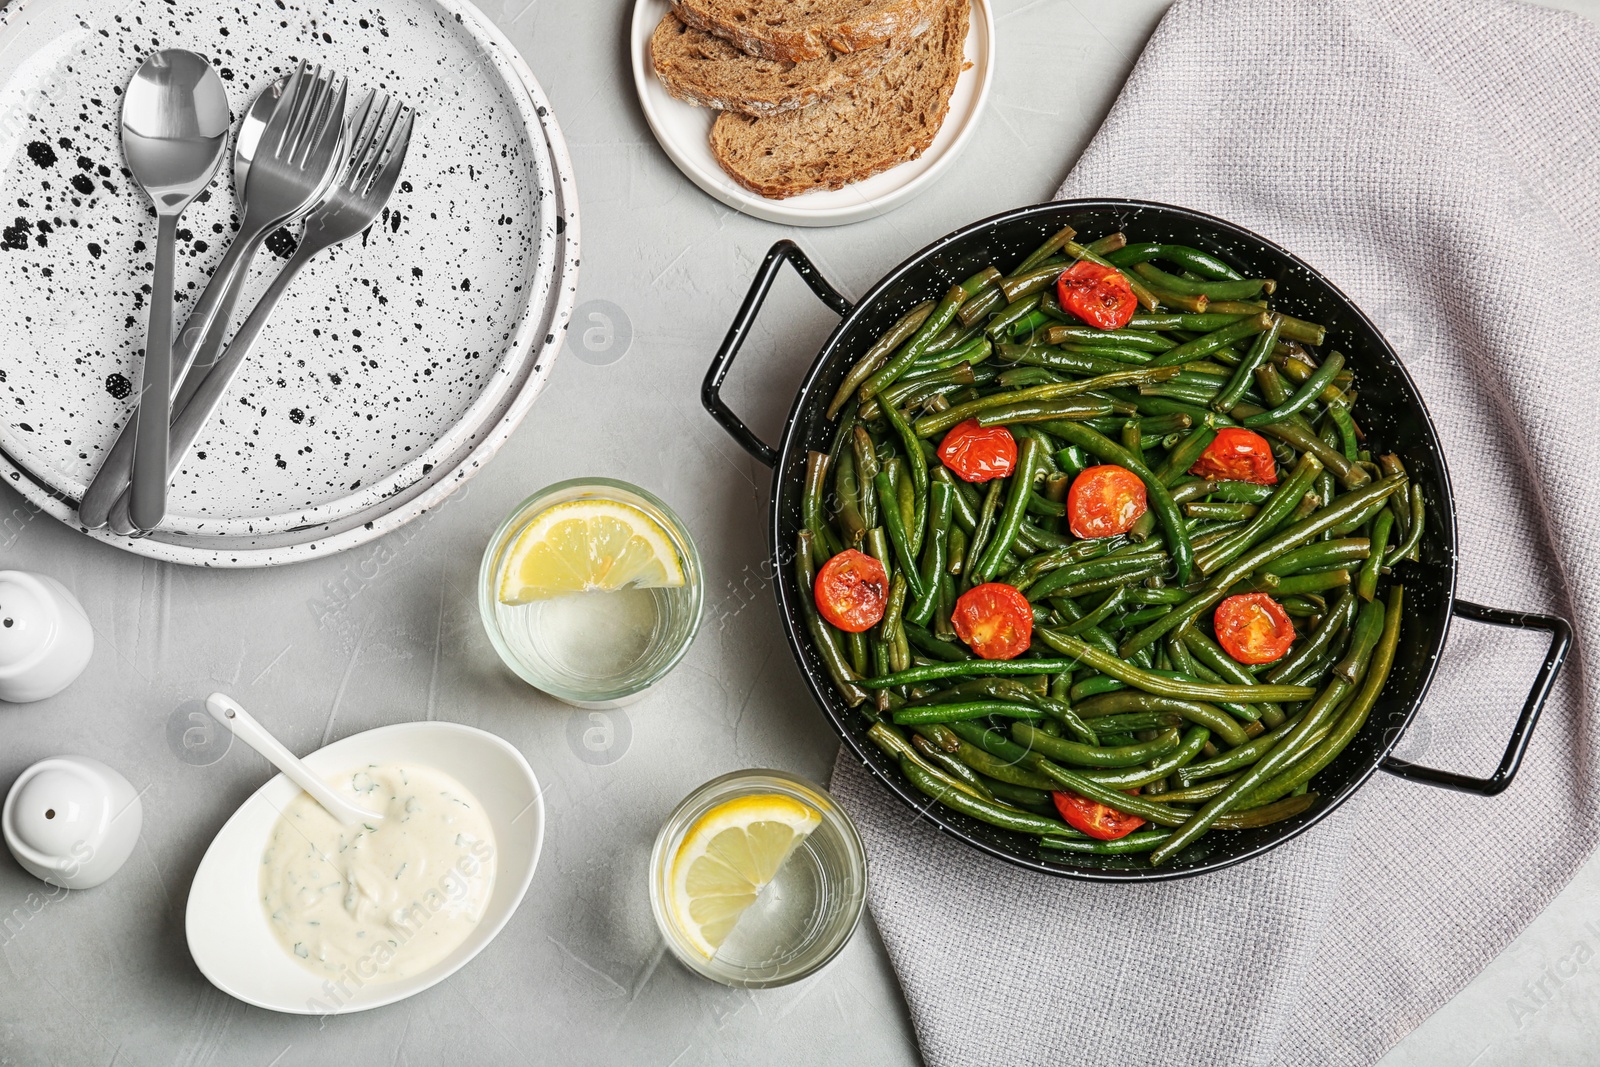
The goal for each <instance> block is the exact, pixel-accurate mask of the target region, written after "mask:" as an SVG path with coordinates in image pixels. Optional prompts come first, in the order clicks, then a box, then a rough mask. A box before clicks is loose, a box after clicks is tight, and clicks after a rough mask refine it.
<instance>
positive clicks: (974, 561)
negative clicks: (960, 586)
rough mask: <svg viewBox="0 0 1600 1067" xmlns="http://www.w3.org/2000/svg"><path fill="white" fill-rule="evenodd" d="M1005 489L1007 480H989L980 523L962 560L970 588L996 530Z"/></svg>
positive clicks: (963, 572) (980, 514)
mask: <svg viewBox="0 0 1600 1067" xmlns="http://www.w3.org/2000/svg"><path fill="white" fill-rule="evenodd" d="M1004 491H1005V481H1004V480H1003V479H1000V478H995V479H994V480H992V481H990V482H989V488H988V491H987V492H986V493H985V494H984V498H983V508H982V510H980V511H979V512H978V525H977V527H976V528H974V530H973V531H972V539H971V540H970V541H968V542H967V557H966V559H965V560H964V561H963V562H962V565H961V570H962V574H963V576H964V578H965V580H966V584H967V585H968V587H969V588H970V586H971V585H972V584H974V583H973V581H972V574H973V572H974V571H975V570H977V568H978V560H979V559H980V558H981V557H982V554H983V550H984V549H985V548H987V547H988V542H989V537H990V535H991V534H992V533H993V532H994V523H995V516H996V515H998V514H999V512H1000V500H1001V497H1002V495H1003V494H1004Z"/></svg>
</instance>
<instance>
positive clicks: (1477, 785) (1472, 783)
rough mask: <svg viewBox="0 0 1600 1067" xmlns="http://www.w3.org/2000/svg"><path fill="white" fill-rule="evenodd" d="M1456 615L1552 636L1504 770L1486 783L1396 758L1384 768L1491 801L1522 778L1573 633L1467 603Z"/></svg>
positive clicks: (1553, 620) (1552, 620)
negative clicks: (1519, 775)
mask: <svg viewBox="0 0 1600 1067" xmlns="http://www.w3.org/2000/svg"><path fill="white" fill-rule="evenodd" d="M1451 613H1452V614H1454V615H1462V616H1465V617H1466V618H1469V619H1476V620H1478V621H1479V622H1488V623H1493V624H1494V625H1496V626H1513V627H1516V628H1517V629H1519V630H1543V631H1544V632H1545V633H1548V634H1549V635H1550V647H1549V648H1548V649H1547V650H1546V651H1545V654H1544V664H1543V666H1541V667H1540V668H1539V673H1538V675H1537V676H1536V677H1535V678H1534V680H1533V688H1532V689H1531V690H1529V691H1528V699H1527V702H1526V703H1524V704H1523V705H1522V714H1520V715H1518V716H1517V724H1516V725H1515V726H1513V727H1512V728H1511V740H1510V741H1509V742H1508V743H1507V744H1506V753H1505V755H1504V756H1501V757H1500V766H1499V767H1497V768H1496V769H1495V772H1494V773H1493V774H1491V775H1490V776H1489V777H1487V778H1474V777H1472V776H1471V775H1467V774H1457V773H1456V772H1455V771H1439V770H1434V769H1433V768H1432V767H1423V766H1420V765H1419V764H1415V763H1408V762H1406V761H1405V760H1403V759H1396V758H1395V757H1393V756H1389V757H1386V758H1385V759H1384V761H1383V762H1382V763H1381V764H1379V766H1380V767H1382V768H1383V769H1384V770H1386V771H1388V772H1389V773H1390V774H1393V775H1397V776H1398V777H1401V778H1405V779H1408V780H1409V781H1413V782H1426V783H1427V784H1428V785H1436V786H1439V787H1440V788H1442V789H1456V790H1459V791H1461V792H1463V793H1478V794H1481V795H1482V796H1486V797H1492V796H1495V795H1497V794H1499V793H1501V792H1503V791H1504V790H1505V788H1506V786H1508V785H1510V784H1511V779H1513V778H1515V777H1516V775H1517V768H1518V767H1520V766H1521V765H1522V755H1523V753H1524V752H1526V751H1527V749H1528V742H1529V741H1531V740H1532V739H1533V727H1534V725H1535V724H1536V723H1537V722H1538V721H1539V713H1540V712H1542V711H1543V710H1544V702H1545V700H1546V699H1547V698H1548V697H1549V696H1550V689H1551V687H1552V686H1554V685H1555V681H1556V675H1557V674H1558V673H1559V672H1560V670H1561V664H1562V662H1563V661H1564V660H1565V659H1566V658H1567V649H1568V648H1569V647H1570V646H1571V645H1572V627H1571V625H1569V624H1568V622H1567V620H1566V619H1563V618H1559V617H1557V616H1555V615H1535V614H1533V613H1532V612H1527V611H1502V610H1500V609H1499V608H1486V607H1483V606H1482V605H1481V604H1471V603H1468V602H1467V601H1465V600H1457V601H1456V602H1455V605H1454V607H1453V608H1452V609H1451Z"/></svg>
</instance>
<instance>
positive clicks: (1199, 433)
mask: <svg viewBox="0 0 1600 1067" xmlns="http://www.w3.org/2000/svg"><path fill="white" fill-rule="evenodd" d="M1216 437H1217V431H1216V430H1214V429H1212V428H1211V427H1210V426H1196V427H1195V428H1194V429H1192V430H1190V431H1189V432H1188V434H1186V435H1185V436H1184V438H1183V440H1182V441H1180V442H1179V443H1178V444H1177V446H1175V447H1174V448H1173V449H1172V450H1171V451H1170V452H1168V454H1167V461H1166V462H1165V463H1163V464H1162V465H1161V466H1160V467H1157V468H1156V471H1155V475H1156V477H1157V478H1159V479H1161V481H1162V482H1163V483H1164V484H1166V485H1174V484H1176V483H1177V482H1179V481H1182V480H1183V479H1184V478H1186V477H1188V473H1189V468H1190V467H1192V466H1194V464H1195V461H1196V460H1198V459H1199V458H1200V453H1202V452H1204V451H1205V450H1206V448H1207V447H1209V446H1210V444H1211V442H1212V441H1214V440H1216Z"/></svg>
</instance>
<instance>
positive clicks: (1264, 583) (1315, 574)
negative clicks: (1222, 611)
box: [1229, 567, 1351, 596]
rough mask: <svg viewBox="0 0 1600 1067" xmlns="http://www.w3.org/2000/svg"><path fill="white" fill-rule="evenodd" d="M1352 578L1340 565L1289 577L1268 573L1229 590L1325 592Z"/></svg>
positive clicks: (1240, 583) (1345, 584) (1248, 579)
mask: <svg viewBox="0 0 1600 1067" xmlns="http://www.w3.org/2000/svg"><path fill="white" fill-rule="evenodd" d="M1350 580H1351V577H1350V572H1349V571H1348V570H1346V569H1345V568H1343V567H1339V568H1335V569H1334V570H1327V571H1310V572H1307V573H1305V574H1291V575H1289V576H1288V577H1287V578H1279V577H1277V576H1276V575H1268V576H1267V577H1266V578H1265V579H1263V580H1259V581H1258V580H1255V579H1253V578H1246V579H1245V580H1244V581H1242V582H1239V583H1238V584H1237V585H1235V586H1234V587H1233V589H1231V590H1229V592H1230V593H1233V592H1240V593H1274V594H1278V595H1283V596H1287V595H1288V594H1290V593H1325V592H1327V591H1328V590H1330V589H1341V588H1343V587H1345V586H1347V585H1349V584H1350Z"/></svg>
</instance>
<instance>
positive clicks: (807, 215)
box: [629, 0, 995, 226]
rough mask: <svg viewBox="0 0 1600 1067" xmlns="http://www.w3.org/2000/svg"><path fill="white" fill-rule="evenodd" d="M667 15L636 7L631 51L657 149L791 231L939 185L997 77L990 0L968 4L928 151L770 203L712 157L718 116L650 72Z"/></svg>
mask: <svg viewBox="0 0 1600 1067" xmlns="http://www.w3.org/2000/svg"><path fill="white" fill-rule="evenodd" d="M670 8H671V5H670V4H669V3H667V0H638V2H637V3H636V4H635V5H634V8H633V29H632V33H631V36H630V41H629V43H630V49H629V51H630V52H631V54H632V56H633V83H634V88H635V89H637V90H638V93H639V105H640V106H641V107H642V108H644V115H645V118H646V120H648V121H649V123H650V128H651V129H652V130H654V131H655V135H656V140H658V141H660V142H661V147H662V149H663V150H664V151H665V152H666V153H667V155H668V156H669V157H670V158H671V159H672V161H673V162H674V163H676V164H677V165H678V169H679V170H681V171H683V173H684V174H685V175H687V176H688V178H689V180H690V181H692V182H694V183H695V184H696V185H698V186H699V187H700V188H702V189H704V190H705V191H706V192H708V193H710V194H711V195H712V196H714V197H716V198H717V199H718V200H720V201H722V202H723V203H724V204H727V205H728V206H729V207H731V208H736V209H737V210H739V211H742V212H744V213H745V214H746V215H754V216H755V217H756V218H758V219H766V220H767V221H768V222H782V223H787V224H788V225H791V226H839V225H842V224H844V223H847V222H859V221H861V220H862V219H869V218H874V217H876V216H878V215H882V214H885V213H886V212H889V211H891V210H893V209H894V208H896V207H899V206H900V205H901V204H903V203H905V202H906V201H907V200H910V199H911V198H912V197H913V196H916V195H917V194H918V193H920V192H921V191H922V190H924V189H926V188H927V187H928V186H929V185H931V184H933V182H934V181H936V180H937V179H938V177H939V175H940V174H943V173H944V172H945V170H946V169H948V168H949V166H950V164H952V163H954V162H955V160H956V157H957V156H959V155H960V154H961V150H962V149H963V148H965V147H966V144H967V141H968V140H969V139H970V138H971V136H972V133H973V131H974V130H976V129H977V128H978V117H979V115H981V114H982V112H983V105H984V101H986V100H987V99H988V97H989V83H990V81H991V80H992V78H993V75H994V39H995V38H994V16H993V14H992V13H991V12H990V10H989V3H988V0H972V27H971V29H970V30H969V31H968V33H967V43H966V54H967V67H966V69H965V70H964V71H962V74H961V77H960V79H959V80H958V81H957V82H956V88H955V92H954V93H953V94H952V95H951V97H950V112H949V114H947V115H946V116H945V119H944V125H943V126H941V127H940V128H939V134H938V136H937V137H935V138H934V139H933V144H931V145H929V146H928V150H927V151H926V152H924V153H922V155H921V156H919V157H918V158H916V159H914V160H912V161H911V162H909V163H902V164H900V165H899V166H898V167H893V168H891V169H889V170H886V171H884V172H883V173H882V174H875V175H873V176H872V177H870V178H868V179H866V180H865V181H860V182H855V183H853V184H851V185H847V186H845V187H844V188H843V189H819V190H816V191H814V192H809V193H801V194H800V195H799V196H792V197H789V198H788V199H787V200H768V199H767V198H766V197H764V196H761V195H759V194H758V193H752V192H751V191H750V190H748V189H746V188H745V187H744V186H742V185H740V184H739V183H738V182H736V181H734V180H733V179H732V178H731V177H729V176H728V173H727V172H726V171H724V170H723V169H722V168H721V167H720V166H718V164H717V159H716V156H714V155H713V154H712V152H711V144H710V141H709V137H710V134H711V124H712V123H713V122H715V121H716V117H717V112H715V111H713V110H711V109H709V108H703V107H695V106H693V105H691V104H686V103H684V102H683V101H681V100H677V99H674V98H673V96H672V94H671V93H669V92H667V90H666V88H665V87H664V86H663V85H662V84H661V81H660V79H659V78H657V77H656V75H655V70H654V69H653V68H652V67H651V65H650V35H651V34H652V33H654V32H655V30H656V26H657V25H658V24H659V23H660V22H661V16H663V15H665V14H666V13H667V11H668V10H669V9H670Z"/></svg>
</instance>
